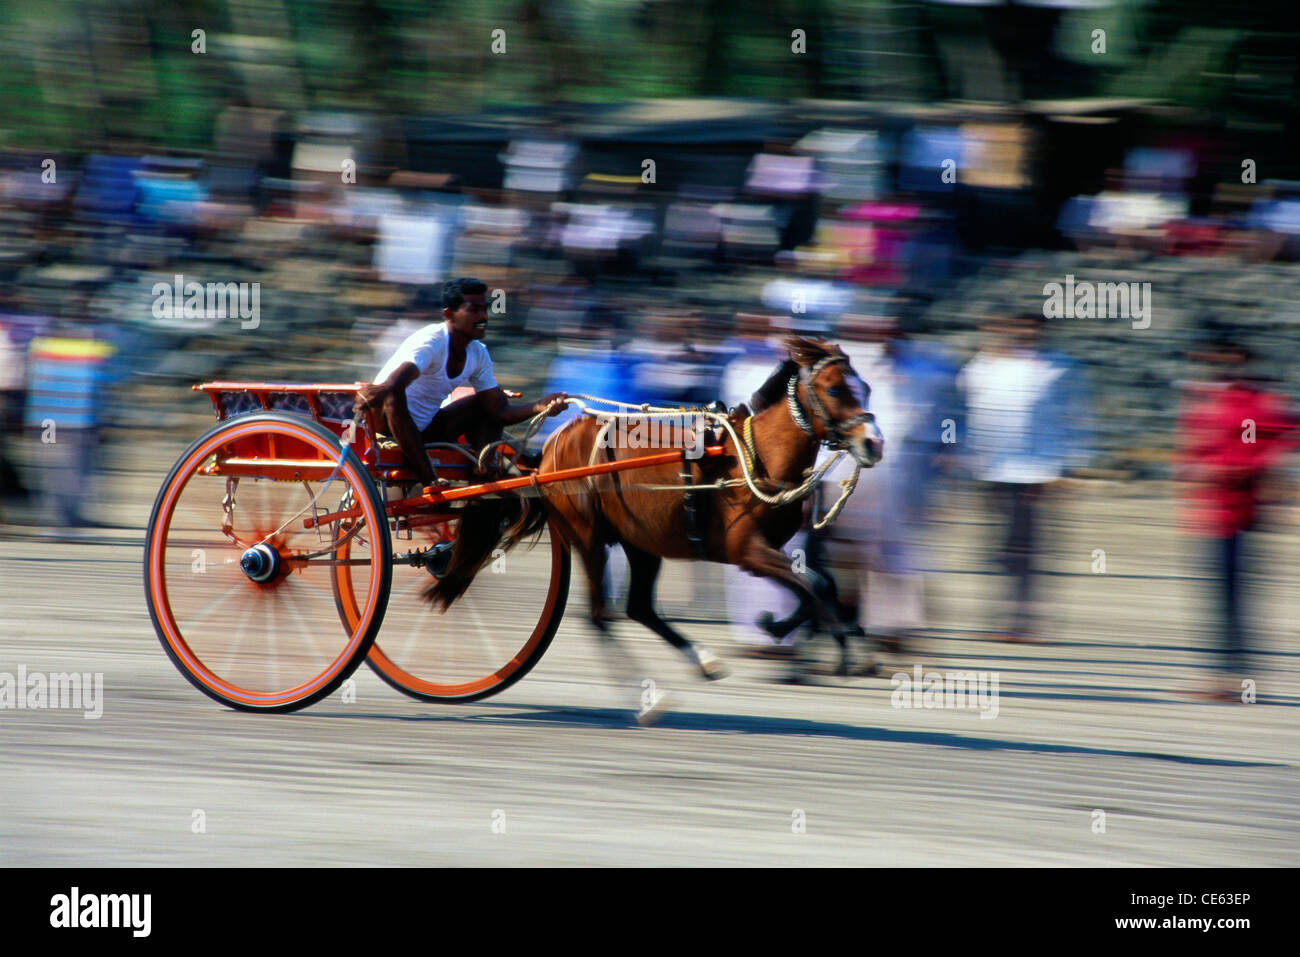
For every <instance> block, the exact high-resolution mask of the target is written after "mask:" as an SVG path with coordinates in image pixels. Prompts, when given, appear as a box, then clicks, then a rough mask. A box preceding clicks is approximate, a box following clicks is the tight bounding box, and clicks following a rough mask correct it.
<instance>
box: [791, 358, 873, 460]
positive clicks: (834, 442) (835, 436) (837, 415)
mask: <svg viewBox="0 0 1300 957" xmlns="http://www.w3.org/2000/svg"><path fill="white" fill-rule="evenodd" d="M785 346H786V348H787V349H788V350H789V351H790V358H791V359H793V360H794V361H795V362H797V363H798V364H799V374H798V375H797V376H792V377H791V378H790V385H789V387H788V389H787V393H786V394H787V401H788V403H789V407H790V416H791V417H792V418H793V419H794V420H795V422H796V423H797V424H798V425H799V427H800V428H801V429H803V430H804V431H805V432H807V433H808V434H809V435H811V436H812V437H813V438H815V439H817V440H818V441H820V442H824V443H825V444H826V445H828V446H830V447H831V448H833V449H846V450H847V451H848V452H849V454H850V455H852V456H853V458H854V460H855V461H857V463H858V464H859V465H861V466H862V467H863V468H868V469H869V468H871V467H872V466H873V465H875V464H876V463H877V462H879V461H880V459H881V457H882V456H883V455H884V450H885V437H884V436H883V435H881V434H880V429H879V428H878V427H877V426H876V417H875V416H874V415H872V414H871V413H870V412H867V411H866V410H865V408H864V406H865V405H866V404H867V396H868V395H870V394H871V389H870V387H869V386H868V385H867V384H866V383H865V382H863V381H862V377H861V376H859V375H858V374H857V372H855V371H854V369H853V366H852V365H851V364H850V363H849V357H848V356H846V355H845V354H844V350H843V349H841V348H840V347H839V346H836V345H832V344H830V343H828V342H825V341H823V340H820V339H805V338H803V337H802V336H787V337H786V338H785Z"/></svg>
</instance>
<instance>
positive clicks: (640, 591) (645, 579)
mask: <svg viewBox="0 0 1300 957" xmlns="http://www.w3.org/2000/svg"><path fill="white" fill-rule="evenodd" d="M623 551H624V552H626V553H627V565H628V586H627V616H628V618H631V619H632V620H633V621H635V622H638V623H640V624H642V625H645V626H646V627H647V628H649V629H650V630H651V631H653V632H654V633H655V634H656V635H658V636H659V637H660V638H663V639H664V640H665V641H667V642H668V643H669V644H670V645H672V646H673V647H674V648H676V649H677V650H678V651H680V652H681V653H682V654H683V655H684V656H685V657H686V660H687V661H689V662H690V663H691V664H692V665H694V666H695V667H696V668H697V669H699V672H700V674H701V675H703V676H704V677H705V678H708V679H709V680H710V681H716V680H717V679H719V678H725V677H726V676H727V669H726V668H725V667H724V666H723V664H722V662H721V661H720V660H719V659H718V657H717V656H716V655H714V654H712V653H711V652H709V651H708V650H706V649H703V648H697V647H696V646H695V645H693V644H691V642H690V641H688V640H687V639H686V638H685V636H683V635H682V634H681V633H680V632H678V631H676V630H675V629H674V628H673V627H672V626H671V625H669V624H668V622H666V621H664V620H663V619H662V618H660V617H659V613H658V612H656V611H655V608H654V590H655V580H656V579H657V578H658V577H659V569H660V568H661V567H662V566H663V559H662V558H659V557H658V556H657V555H651V554H650V553H649V552H644V551H642V550H641V549H639V548H635V547H633V546H631V545H628V544H626V543H624V545H623Z"/></svg>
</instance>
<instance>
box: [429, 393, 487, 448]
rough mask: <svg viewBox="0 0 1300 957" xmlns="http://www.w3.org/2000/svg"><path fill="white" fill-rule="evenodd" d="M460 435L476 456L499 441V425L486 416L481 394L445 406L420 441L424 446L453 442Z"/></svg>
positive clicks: (485, 407)
mask: <svg viewBox="0 0 1300 957" xmlns="http://www.w3.org/2000/svg"><path fill="white" fill-rule="evenodd" d="M462 435H463V436H465V439H466V441H467V442H468V443H469V445H470V447H471V448H473V449H474V450H475V451H476V452H477V451H479V450H481V449H482V448H483V446H485V445H488V444H490V443H492V442H495V441H497V440H498V439H499V438H501V425H500V423H499V422H497V421H495V420H494V419H493V418H492V417H491V416H490V415H488V410H487V406H486V404H485V403H484V401H483V396H482V393H475V394H474V395H470V396H466V397H465V398H463V399H457V400H456V401H455V402H452V403H451V404H449V405H444V406H443V407H442V408H441V409H439V410H438V414H437V415H435V416H434V417H433V421H432V422H430V423H429V425H428V427H426V428H425V430H424V431H423V432H422V433H421V434H420V438H421V439H422V440H423V441H424V442H456V441H457V440H458V439H459V438H460V437H461V436H462Z"/></svg>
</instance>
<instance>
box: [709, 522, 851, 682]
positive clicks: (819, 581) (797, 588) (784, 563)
mask: <svg viewBox="0 0 1300 957" xmlns="http://www.w3.org/2000/svg"><path fill="white" fill-rule="evenodd" d="M731 561H733V562H734V563H735V564H736V565H739V566H740V567H741V568H743V569H745V570H746V571H748V572H750V573H752V574H754V575H758V576H759V577H760V578H770V579H772V580H773V581H776V582H778V583H779V584H781V585H784V586H785V587H786V588H788V589H789V590H790V591H791V592H792V593H793V594H794V597H795V599H796V600H797V601H798V602H799V609H798V610H796V612H795V615H792V616H791V618H794V617H795V616H803V615H807V617H811V618H812V620H813V623H814V626H815V627H816V628H818V629H819V630H824V631H827V632H829V633H830V634H831V636H832V637H834V638H835V641H836V644H838V645H839V649H840V667H839V671H840V673H842V674H848V673H849V672H850V670H851V667H850V661H849V636H850V634H851V631H850V629H849V628H848V627H847V626H846V625H845V623H844V621H843V619H842V618H841V617H840V614H839V608H838V605H837V602H836V600H835V588H834V585H833V584H832V583H831V582H830V580H829V578H828V577H827V576H825V575H823V574H822V573H821V572H818V571H816V570H814V569H808V570H807V571H805V572H799V571H796V570H795V568H794V564H793V563H792V562H791V561H790V559H789V558H788V557H787V556H786V555H785V554H784V553H783V552H781V551H779V550H777V549H775V548H773V547H772V546H771V544H769V543H768V541H767V540H766V539H765V538H764V537H763V536H762V535H761V534H759V533H758V532H757V531H755V532H754V533H753V534H752V535H750V536H749V537H748V538H747V539H745V540H744V541H742V542H741V543H739V546H738V548H737V549H736V550H735V553H734V554H733V555H732V556H731ZM805 609H808V612H807V613H805ZM801 620H802V619H801ZM787 621H789V619H787Z"/></svg>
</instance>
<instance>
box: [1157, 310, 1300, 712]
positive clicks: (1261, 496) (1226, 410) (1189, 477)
mask: <svg viewBox="0 0 1300 957" xmlns="http://www.w3.org/2000/svg"><path fill="white" fill-rule="evenodd" d="M1192 357H1193V358H1194V359H1198V360H1200V361H1201V362H1203V363H1205V365H1206V366H1207V368H1208V370H1209V372H1210V374H1211V376H1212V379H1211V380H1210V381H1208V382H1200V383H1194V384H1191V385H1189V386H1188V388H1187V394H1186V396H1185V398H1184V400H1183V406H1182V409H1181V412H1180V414H1179V420H1178V421H1179V424H1178V437H1179V455H1178V472H1177V474H1178V476H1179V477H1180V478H1181V479H1183V480H1184V483H1185V484H1184V486H1183V488H1184V494H1185V496H1186V499H1187V503H1188V506H1189V507H1188V515H1187V518H1188V519H1189V521H1188V525H1189V528H1190V531H1191V532H1192V533H1193V534H1194V535H1196V536H1197V537H1199V538H1200V539H1202V541H1203V542H1204V550H1205V552H1206V559H1207V560H1208V565H1209V567H1210V569H1211V573H1212V574H1213V576H1214V578H1215V579H1216V584H1215V591H1216V593H1217V599H1218V606H1219V614H1218V616H1217V618H1218V627H1217V628H1215V629H1213V631H1214V632H1215V635H1216V638H1215V641H1216V644H1217V645H1218V653H1219V662H1220V665H1221V667H1222V672H1223V675H1222V677H1221V678H1219V679H1216V680H1215V681H1214V682H1212V683H1211V685H1210V686H1209V688H1208V689H1205V691H1204V692H1202V693H1204V694H1206V695H1208V696H1209V697H1211V698H1214V699H1216V700H1224V701H1231V700H1240V697H1241V686H1240V684H1237V685H1235V686H1234V685H1233V681H1234V680H1237V679H1239V678H1240V676H1241V675H1242V674H1243V673H1244V671H1245V668H1246V666H1247V660H1246V655H1247V653H1248V649H1249V645H1250V641H1249V632H1248V628H1247V625H1246V622H1247V621H1248V616H1247V615H1245V614H1244V608H1243V606H1244V602H1243V586H1244V583H1245V581H1246V580H1247V578H1248V577H1249V570H1250V561H1251V549H1250V547H1249V540H1248V538H1247V535H1246V533H1247V532H1249V531H1251V530H1252V529H1253V528H1255V527H1256V524H1257V518H1258V516H1259V511H1260V506H1261V505H1263V504H1265V502H1266V501H1267V493H1266V492H1265V488H1266V483H1267V480H1268V479H1269V477H1270V474H1271V473H1272V472H1273V471H1274V470H1275V468H1276V467H1277V466H1278V465H1280V464H1281V461H1282V458H1283V456H1284V455H1285V454H1286V453H1287V452H1288V451H1290V450H1291V449H1292V448H1294V447H1295V445H1296V440H1297V435H1296V424H1297V421H1296V418H1295V416H1294V414H1293V413H1292V411H1291V410H1290V409H1289V408H1288V404H1287V402H1286V400H1284V399H1283V398H1282V397H1281V396H1279V395H1276V394H1273V393H1271V392H1269V391H1267V390H1266V389H1264V388H1262V387H1261V386H1260V385H1259V384H1258V383H1255V382H1251V381H1250V380H1249V379H1248V378H1247V376H1246V375H1245V371H1244V370H1245V365H1246V362H1247V360H1248V359H1249V358H1250V352H1249V350H1248V349H1247V348H1246V347H1245V346H1244V345H1242V344H1241V343H1240V342H1238V341H1237V340H1236V339H1235V338H1233V336H1232V335H1231V333H1230V332H1229V331H1228V330H1227V329H1226V328H1224V327H1222V326H1219V325H1218V324H1217V323H1210V324H1207V326H1206V329H1205V330H1204V342H1203V344H1202V345H1201V347H1200V349H1199V350H1198V351H1196V352H1194V353H1193V354H1192Z"/></svg>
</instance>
